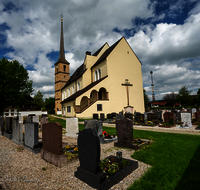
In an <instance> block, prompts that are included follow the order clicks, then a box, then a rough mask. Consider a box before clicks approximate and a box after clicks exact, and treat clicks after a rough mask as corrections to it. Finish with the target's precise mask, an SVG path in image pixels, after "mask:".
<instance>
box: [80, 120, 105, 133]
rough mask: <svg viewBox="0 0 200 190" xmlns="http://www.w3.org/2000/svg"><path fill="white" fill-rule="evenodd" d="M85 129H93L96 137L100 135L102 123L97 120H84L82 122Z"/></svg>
mask: <svg viewBox="0 0 200 190" xmlns="http://www.w3.org/2000/svg"><path fill="white" fill-rule="evenodd" d="M84 125H85V129H88V128H90V129H93V130H95V131H96V133H97V135H98V136H100V135H102V121H99V120H85V121H84Z"/></svg>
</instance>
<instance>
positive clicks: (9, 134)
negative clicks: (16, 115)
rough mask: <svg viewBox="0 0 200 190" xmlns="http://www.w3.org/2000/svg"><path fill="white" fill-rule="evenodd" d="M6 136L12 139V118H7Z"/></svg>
mask: <svg viewBox="0 0 200 190" xmlns="http://www.w3.org/2000/svg"><path fill="white" fill-rule="evenodd" d="M4 136H5V137H7V138H8V139H9V140H11V139H12V117H6V126H5V132H4Z"/></svg>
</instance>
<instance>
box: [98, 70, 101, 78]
mask: <svg viewBox="0 0 200 190" xmlns="http://www.w3.org/2000/svg"><path fill="white" fill-rule="evenodd" d="M98 77H99V78H98V79H100V78H101V69H100V68H99V69H98Z"/></svg>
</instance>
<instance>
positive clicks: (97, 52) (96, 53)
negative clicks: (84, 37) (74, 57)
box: [93, 42, 109, 56]
mask: <svg viewBox="0 0 200 190" xmlns="http://www.w3.org/2000/svg"><path fill="white" fill-rule="evenodd" d="M106 44H108V43H107V42H106V43H105V44H104V45H103V46H101V47H100V48H99V49H98V50H97V51H96V52H95V53H94V54H93V56H97V55H98V54H99V53H100V51H101V50H102V49H103V47H104V46H105V45H106ZM108 46H109V45H108Z"/></svg>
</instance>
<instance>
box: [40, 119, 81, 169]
mask: <svg viewBox="0 0 200 190" xmlns="http://www.w3.org/2000/svg"><path fill="white" fill-rule="evenodd" d="M42 140H43V149H41V158H42V159H44V160H46V161H48V162H50V163H52V164H54V165H55V166H57V167H64V166H66V165H67V164H68V163H69V161H70V160H72V158H73V160H74V159H75V158H76V159H77V158H78V147H77V146H73V147H72V146H69V145H67V146H64V147H63V143H62V125H61V124H60V123H58V122H57V123H56V122H52V123H46V124H43V126H42Z"/></svg>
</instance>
